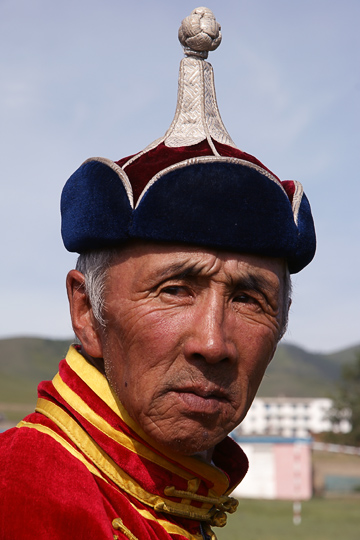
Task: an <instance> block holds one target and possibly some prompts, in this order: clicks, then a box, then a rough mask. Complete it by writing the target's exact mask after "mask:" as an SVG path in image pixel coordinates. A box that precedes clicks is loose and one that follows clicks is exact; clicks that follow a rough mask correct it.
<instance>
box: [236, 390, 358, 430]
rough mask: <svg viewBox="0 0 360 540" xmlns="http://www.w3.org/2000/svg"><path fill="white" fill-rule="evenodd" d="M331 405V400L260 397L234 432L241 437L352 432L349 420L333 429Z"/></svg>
mask: <svg viewBox="0 0 360 540" xmlns="http://www.w3.org/2000/svg"><path fill="white" fill-rule="evenodd" d="M332 404H333V402H332V400H331V399H328V398H287V397H277V398H263V397H257V398H255V400H254V402H253V404H252V406H251V408H250V410H249V412H248V414H247V416H246V418H245V419H244V420H243V422H242V423H241V424H240V426H239V427H238V428H237V429H236V431H235V433H236V435H238V436H246V435H247V436H248V435H272V436H282V437H308V436H309V434H311V433H321V432H323V431H341V432H343V433H346V432H348V431H350V429H351V425H350V423H349V422H348V421H347V420H343V421H342V423H341V424H340V426H333V424H332V423H331V421H330V420H329V418H328V416H329V412H330V410H331V408H332Z"/></svg>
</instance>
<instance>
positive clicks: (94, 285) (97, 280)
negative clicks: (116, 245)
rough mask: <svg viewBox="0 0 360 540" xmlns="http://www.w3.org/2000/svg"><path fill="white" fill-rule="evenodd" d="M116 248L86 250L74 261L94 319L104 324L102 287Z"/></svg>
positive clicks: (101, 324)
mask: <svg viewBox="0 0 360 540" xmlns="http://www.w3.org/2000/svg"><path fill="white" fill-rule="evenodd" d="M117 252H118V250H117V249H106V250H99V251H88V252H87V253H82V254H81V255H80V256H79V258H78V260H77V263H76V270H78V271H79V272H81V273H82V274H83V275H84V286H85V294H86V296H87V297H88V299H89V301H90V305H91V307H92V311H93V314H94V317H95V320H96V321H97V322H98V323H99V325H100V326H102V327H104V326H105V319H104V289H105V281H106V276H107V272H108V269H109V267H110V265H111V263H112V261H113V259H114V256H115V254H116V253H117Z"/></svg>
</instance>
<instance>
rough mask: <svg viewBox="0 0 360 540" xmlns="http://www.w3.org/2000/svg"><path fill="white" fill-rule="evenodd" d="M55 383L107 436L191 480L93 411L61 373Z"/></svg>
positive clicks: (54, 380)
mask: <svg viewBox="0 0 360 540" xmlns="http://www.w3.org/2000/svg"><path fill="white" fill-rule="evenodd" d="M53 385H54V387H55V388H56V390H57V391H58V392H59V394H60V395H61V397H63V398H64V400H65V401H66V402H67V403H68V404H69V405H70V406H71V407H72V408H73V409H74V410H75V411H77V412H78V413H79V414H80V415H81V416H82V417H83V418H85V419H86V420H87V421H88V422H90V424H92V425H93V426H94V427H96V429H98V430H99V431H101V433H103V434H104V435H106V436H107V437H110V439H112V440H113V441H115V442H117V443H118V444H120V445H121V446H124V447H125V448H127V449H128V450H130V451H131V452H134V453H135V454H137V455H139V456H141V457H143V458H146V459H148V460H149V461H150V462H152V463H155V464H156V465H159V466H160V467H162V468H164V469H166V470H168V471H170V472H171V473H175V474H177V475H178V476H180V477H182V478H184V479H185V480H189V479H190V478H192V477H193V476H194V475H192V474H191V473H188V472H187V471H184V470H182V469H181V468H180V467H177V466H176V465H174V464H172V463H170V462H168V461H167V460H166V459H164V458H162V457H161V456H158V455H157V454H155V452H152V450H150V449H149V448H147V447H146V446H144V445H143V444H141V443H140V442H139V441H136V440H135V439H132V438H131V437H128V436H127V435H126V434H125V433H123V432H122V431H119V430H118V429H115V428H114V427H112V426H111V425H110V424H109V423H108V422H106V420H104V418H102V417H101V416H100V415H98V414H97V413H96V412H95V411H93V410H92V409H91V408H90V407H89V406H88V405H87V403H85V401H84V400H83V399H81V397H80V396H78V395H77V394H76V393H75V392H74V391H73V390H71V388H69V387H68V386H67V384H65V383H64V381H63V380H62V379H61V377H60V375H59V374H57V375H55V377H54V378H53ZM42 401H44V400H42Z"/></svg>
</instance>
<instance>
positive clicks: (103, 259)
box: [76, 248, 292, 341]
mask: <svg viewBox="0 0 360 540" xmlns="http://www.w3.org/2000/svg"><path fill="white" fill-rule="evenodd" d="M118 253H119V248H114V249H106V250H99V251H88V252H87V253H83V254H81V255H80V256H79V258H78V260H77V263H76V270H79V272H81V273H82V274H83V275H84V279H85V283H84V285H85V294H86V295H87V297H88V298H89V301H90V304H91V307H92V310H93V314H94V317H95V319H96V321H97V322H98V323H99V325H100V326H102V327H105V319H104V303H105V302H104V289H105V282H106V277H107V272H108V269H109V267H110V266H111V264H112V262H113V260H114V258H115V256H116V255H117V254H118ZM291 294H292V284H291V276H290V272H289V270H288V268H287V267H286V270H285V275H284V296H283V305H282V321H281V326H280V334H279V341H280V340H281V338H282V337H283V336H284V334H285V332H286V329H287V325H288V319H289V308H290V304H291Z"/></svg>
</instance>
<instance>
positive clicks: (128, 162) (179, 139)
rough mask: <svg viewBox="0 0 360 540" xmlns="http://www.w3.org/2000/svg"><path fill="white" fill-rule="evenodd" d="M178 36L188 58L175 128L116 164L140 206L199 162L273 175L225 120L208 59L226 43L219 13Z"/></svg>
mask: <svg viewBox="0 0 360 540" xmlns="http://www.w3.org/2000/svg"><path fill="white" fill-rule="evenodd" d="M178 37H179V41H180V43H181V44H182V45H183V47H184V53H185V58H183V59H182V60H181V62H180V71H179V81H178V97H177V106H176V111H175V116H174V119H173V121H172V123H171V125H170V127H169V129H168V130H167V131H166V133H165V135H164V136H163V137H160V138H159V139H156V140H155V141H153V142H152V143H151V144H149V145H148V146H147V147H146V148H145V149H144V150H142V151H141V152H139V153H137V154H135V155H133V156H128V157H125V158H122V159H120V160H119V161H116V162H115V163H116V164H117V165H119V166H120V167H121V168H122V169H123V170H124V171H125V172H126V175H127V176H128V178H129V180H130V183H131V186H132V191H133V195H134V203H135V204H136V202H137V201H138V200H139V197H140V196H141V194H142V193H144V189H146V186H147V185H148V183H149V182H150V181H151V179H152V178H154V177H155V175H157V174H158V173H159V172H160V171H162V170H164V169H166V168H167V167H170V166H171V165H175V164H177V163H180V162H181V161H184V160H187V159H191V158H193V157H199V156H217V157H220V156H223V157H235V158H238V159H244V160H245V161H247V162H251V163H253V164H255V165H256V166H258V167H260V168H261V169H262V170H263V171H264V172H265V171H266V172H267V173H271V171H269V169H267V167H265V166H264V165H263V164H262V163H261V162H260V161H259V160H258V159H257V158H255V157H254V156H252V155H250V154H248V153H246V152H243V151H242V150H240V149H239V148H237V146H236V145H235V143H234V142H233V141H232V139H231V137H230V135H229V133H228V132H227V130H226V128H225V126H224V123H223V121H222V119H221V116H220V112H219V108H218V105H217V101H216V93H215V84H214V73H213V68H212V66H211V64H210V63H209V62H207V61H206V60H205V59H206V58H207V56H208V53H209V52H210V51H214V50H215V49H217V48H218V46H219V45H220V43H221V39H222V35H221V26H220V24H219V23H218V22H217V21H216V19H215V16H214V14H213V12H212V11H211V10H210V9H208V8H206V7H199V8H196V9H194V10H193V11H192V12H191V14H190V15H189V16H188V17H186V18H185V19H184V20H183V21H182V23H181V26H180V28H179V33H178ZM271 174H272V175H273V176H274V177H275V178H277V177H276V175H274V174H273V173H271Z"/></svg>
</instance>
